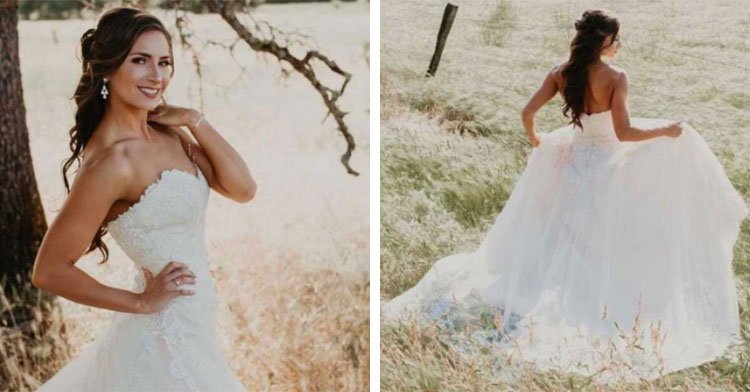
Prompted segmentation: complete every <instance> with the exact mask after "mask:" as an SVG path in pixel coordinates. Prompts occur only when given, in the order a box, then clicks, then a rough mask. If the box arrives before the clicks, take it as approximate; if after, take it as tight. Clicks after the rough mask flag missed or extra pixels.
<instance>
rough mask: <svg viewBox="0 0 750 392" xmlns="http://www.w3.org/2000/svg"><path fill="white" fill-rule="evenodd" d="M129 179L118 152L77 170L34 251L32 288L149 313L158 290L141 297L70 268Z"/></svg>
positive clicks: (86, 302)
mask: <svg viewBox="0 0 750 392" xmlns="http://www.w3.org/2000/svg"><path fill="white" fill-rule="evenodd" d="M132 177H133V172H132V169H131V167H130V163H129V162H128V160H127V159H126V158H125V157H124V156H122V155H119V153H112V154H111V155H109V156H107V157H103V158H102V159H101V160H99V161H98V162H96V163H94V164H93V165H91V166H88V167H85V168H81V169H79V171H78V173H77V174H76V178H75V181H74V182H73V185H72V186H71V189H70V194H69V195H68V197H67V199H66V200H65V203H64V204H63V206H62V209H61V210H60V212H59V214H58V215H57V217H55V220H54V221H53V222H52V224H51V225H50V227H49V230H47V233H46V234H45V235H44V239H43V240H42V244H41V246H40V247H39V252H38V253H37V255H36V260H35V261H34V268H33V272H32V276H31V283H32V284H33V285H34V286H35V287H37V288H39V289H42V290H46V291H49V292H52V293H54V294H57V295H59V296H61V297H65V298H67V299H69V300H71V301H75V302H78V303H81V304H84V305H89V306H96V307H98V308H104V309H109V310H115V311H118V312H126V313H148V312H151V311H152V309H151V308H152V307H153V306H152V303H153V302H155V301H156V300H163V299H164V298H163V294H162V293H156V295H157V296H161V297H159V298H156V300H152V299H149V300H145V298H144V295H143V294H144V293H145V292H144V293H134V292H131V291H128V290H122V289H118V288H114V287H109V286H105V285H103V284H101V283H99V282H98V281H96V280H95V279H94V278H92V277H91V276H89V275H88V274H86V273H85V272H83V271H82V270H81V269H79V268H78V267H76V266H75V263H76V261H77V260H78V259H79V258H80V257H81V256H82V255H83V254H84V252H85V251H86V250H87V249H88V247H89V244H90V243H91V240H92V238H94V235H95V234H96V232H97V230H98V229H99V226H100V225H101V223H102V222H103V221H104V219H105V217H106V215H107V213H108V212H109V209H110V208H111V206H112V204H113V203H114V202H115V201H116V200H118V199H121V198H124V197H125V192H126V191H127V186H128V184H129V183H130V182H131V179H132ZM181 276H182V275H181ZM184 276H185V277H186V279H187V278H188V276H189V275H187V274H186V275H184ZM152 291H153V290H152ZM182 291H183V292H187V290H182ZM170 295H174V296H176V295H177V294H176V293H174V294H170ZM185 295H188V294H187V293H185Z"/></svg>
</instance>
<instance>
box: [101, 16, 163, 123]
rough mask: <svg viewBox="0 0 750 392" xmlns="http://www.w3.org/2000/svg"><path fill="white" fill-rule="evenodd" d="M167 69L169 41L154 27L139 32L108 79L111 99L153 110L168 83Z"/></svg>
mask: <svg viewBox="0 0 750 392" xmlns="http://www.w3.org/2000/svg"><path fill="white" fill-rule="evenodd" d="M171 71H172V58H171V56H170V55H169V42H167V38H166V37H165V36H164V34H163V33H162V32H161V31H158V30H150V31H146V32H144V33H141V35H139V36H138V38H136V40H135V44H133V48H132V49H131V50H130V53H128V56H127V57H126V58H125V61H123V63H122V64H121V65H120V67H119V68H117V70H116V71H115V72H114V74H112V75H111V77H110V78H109V81H108V83H107V85H108V86H107V87H108V89H109V91H110V94H112V95H111V99H113V100H120V101H122V102H123V103H125V104H126V105H130V106H135V107H137V108H139V109H144V110H153V109H155V108H156V107H157V106H158V105H159V103H160V98H161V96H162V94H163V93H164V90H165V89H166V88H167V85H169V81H170V79H171V75H170V73H171Z"/></svg>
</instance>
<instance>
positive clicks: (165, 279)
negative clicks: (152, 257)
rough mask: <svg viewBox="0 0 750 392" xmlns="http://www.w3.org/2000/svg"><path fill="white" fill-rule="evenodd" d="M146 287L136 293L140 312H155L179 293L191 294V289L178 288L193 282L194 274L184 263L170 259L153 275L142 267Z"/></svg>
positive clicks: (192, 292)
mask: <svg viewBox="0 0 750 392" xmlns="http://www.w3.org/2000/svg"><path fill="white" fill-rule="evenodd" d="M143 274H144V275H145V276H146V289H145V290H144V291H143V293H141V294H138V298H139V300H140V301H139V309H140V313H156V312H158V311H160V310H162V309H163V308H164V307H165V306H167V304H168V303H169V302H170V301H171V300H173V299H174V298H177V297H178V296H180V295H193V294H195V292H194V291H192V290H183V289H180V286H181V285H184V284H195V274H193V272H192V271H190V269H189V268H188V266H187V265H186V264H184V263H178V262H176V261H171V262H170V263H169V264H167V266H166V267H164V268H163V269H162V270H161V272H159V274H158V275H156V276H155V277H154V276H152V275H151V272H150V271H149V270H147V269H145V268H143Z"/></svg>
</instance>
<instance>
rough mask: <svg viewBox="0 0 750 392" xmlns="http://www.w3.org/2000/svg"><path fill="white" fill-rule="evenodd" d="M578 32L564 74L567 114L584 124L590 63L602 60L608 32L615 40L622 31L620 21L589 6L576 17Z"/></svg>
mask: <svg viewBox="0 0 750 392" xmlns="http://www.w3.org/2000/svg"><path fill="white" fill-rule="evenodd" d="M575 27H576V36H575V37H574V38H573V41H572V42H571V43H570V58H569V59H568V61H567V62H565V64H563V67H562V71H561V73H562V78H563V85H564V88H563V100H564V101H565V105H563V114H564V115H565V116H566V117H567V116H568V112H570V114H571V115H570V117H571V120H570V123H572V124H575V125H577V126H578V127H579V128H583V126H582V125H581V114H582V113H583V106H584V101H585V97H586V88H587V84H588V69H589V66H590V65H592V64H594V63H596V62H597V60H599V55H600V53H601V51H602V49H605V48H603V47H602V44H603V43H604V41H605V39H606V38H607V36H609V35H612V42H611V43H610V45H612V44H614V42H615V40H614V38H615V37H617V33H618V32H619V31H620V22H619V21H618V20H617V18H616V17H614V16H612V15H610V14H608V13H607V11H605V10H588V11H586V12H584V13H583V16H581V17H580V18H579V19H577V20H576V23H575Z"/></svg>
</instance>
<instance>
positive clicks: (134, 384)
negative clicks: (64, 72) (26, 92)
mask: <svg viewBox="0 0 750 392" xmlns="http://www.w3.org/2000/svg"><path fill="white" fill-rule="evenodd" d="M81 52H82V57H83V75H82V76H81V79H80V81H79V83H78V87H77V88H76V92H75V101H76V104H77V111H76V114H75V125H74V126H73V128H72V129H71V130H70V136H71V140H70V148H71V151H72V153H73V154H72V156H71V157H70V158H69V159H68V160H67V161H66V162H65V165H64V166H63V180H64V182H65V186H66V188H67V190H68V192H69V194H68V197H67V199H66V200H65V203H64V204H63V206H62V209H61V210H60V212H59V214H58V215H57V217H56V218H55V220H54V222H52V224H51V225H50V228H49V231H48V232H47V234H46V235H45V237H44V240H43V241H42V244H41V247H40V249H39V253H38V255H37V257H36V260H35V263H34V270H33V274H32V283H33V284H34V286H36V287H38V288H40V289H43V290H47V291H50V292H53V293H55V294H57V295H60V296H62V297H65V298H67V299H70V300H72V301H75V302H78V303H81V304H84V305H89V306H96V307H100V308H104V309H110V310H113V311H115V313H114V315H113V318H112V322H111V324H110V326H109V328H108V329H107V330H106V331H105V332H104V333H103V334H102V335H100V336H99V337H97V339H96V340H95V341H94V342H92V343H90V344H89V345H87V346H85V347H84V348H83V350H82V352H81V354H80V355H78V356H77V357H76V358H74V359H73V360H72V361H71V362H70V363H68V364H67V365H66V366H65V367H63V369H62V370H60V371H59V372H58V373H57V374H55V375H54V376H53V377H52V378H51V379H50V380H48V381H47V382H46V383H45V384H44V385H42V387H41V388H40V389H39V390H40V391H115V390H117V391H124V390H128V391H133V390H139V391H145V390H149V391H157V390H158V391H244V390H245V388H244V387H243V385H242V384H241V383H240V381H239V380H238V379H237V377H236V376H235V375H234V374H232V372H231V370H230V368H229V365H228V363H227V361H226V359H225V357H224V356H223V354H222V352H221V350H220V347H219V346H218V342H217V341H216V337H215V331H214V324H213V314H214V310H215V308H216V305H217V303H218V298H217V295H216V292H215V289H214V285H213V283H212V280H211V274H210V271H209V267H208V260H207V253H206V248H205V240H204V223H205V216H204V213H205V207H206V203H207V201H208V196H209V191H210V189H213V190H215V191H216V192H218V193H220V194H222V195H223V196H225V197H227V198H230V199H232V200H235V201H237V202H241V203H244V202H247V201H249V200H251V199H252V198H253V196H254V194H255V189H256V185H255V182H254V181H253V178H252V177H251V176H250V173H249V171H248V169H247V166H246V165H245V163H244V162H243V160H242V157H241V156H240V155H239V154H238V153H237V151H235V150H234V149H233V148H232V147H231V146H230V145H229V143H227V141H226V140H224V139H223V138H222V136H221V135H220V134H219V133H218V132H216V130H215V129H214V128H213V127H212V126H211V125H210V124H209V122H208V121H207V120H206V119H205V118H204V117H203V115H201V114H200V113H199V112H197V111H195V110H193V109H186V108H180V107H176V106H170V105H166V103H164V104H161V105H160V98H161V100H162V101H163V99H164V90H165V89H166V88H167V86H168V85H169V81H170V78H171V76H172V75H173V73H174V68H173V64H172V60H173V56H172V44H171V37H170V35H169V33H168V32H167V30H166V29H165V27H164V26H163V24H162V23H161V22H160V21H159V20H158V19H157V18H156V17H154V16H152V15H150V14H148V13H146V12H144V11H141V10H136V9H132V8H115V9H112V10H110V11H108V12H106V13H105V14H104V15H102V17H101V19H100V20H99V23H98V25H97V27H96V29H89V30H88V31H86V32H85V33H84V34H83V37H82V38H81ZM183 126H186V127H188V129H190V131H191V133H192V135H193V136H194V137H195V139H196V140H197V143H195V142H193V141H192V139H191V137H190V136H188V134H187V133H186V132H185V131H183V130H182V129H181V127H183ZM81 158H82V159H83V161H81ZM75 160H78V161H79V164H80V165H79V170H78V171H77V174H76V177H75V181H74V182H73V184H72V186H70V187H69V186H68V179H67V176H66V172H67V170H68V168H69V167H70V165H71V164H72V162H73V161H75ZM107 232H109V233H111V234H112V237H113V238H114V239H115V241H116V242H117V243H118V245H119V246H120V247H121V248H122V249H123V251H124V252H125V253H126V254H127V255H128V257H129V258H131V259H132V261H133V262H134V263H135V264H136V265H137V266H139V267H140V268H141V269H142V270H143V274H139V275H138V276H136V278H135V281H134V284H133V285H132V291H131V290H122V289H119V288H114V287H109V286H105V285H102V284H101V283H99V282H97V281H96V280H94V279H93V278H92V277H90V276H89V275H87V274H86V273H84V272H83V271H81V270H80V269H78V268H77V267H76V266H75V263H76V261H77V260H78V259H79V258H80V257H81V256H82V255H83V254H85V253H89V252H91V251H93V250H94V249H99V250H100V251H101V252H102V254H103V256H104V260H103V261H102V262H106V261H107V259H108V254H109V253H108V250H107V247H106V245H105V244H104V242H103V241H102V236H103V235H104V234H105V233H107Z"/></svg>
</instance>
